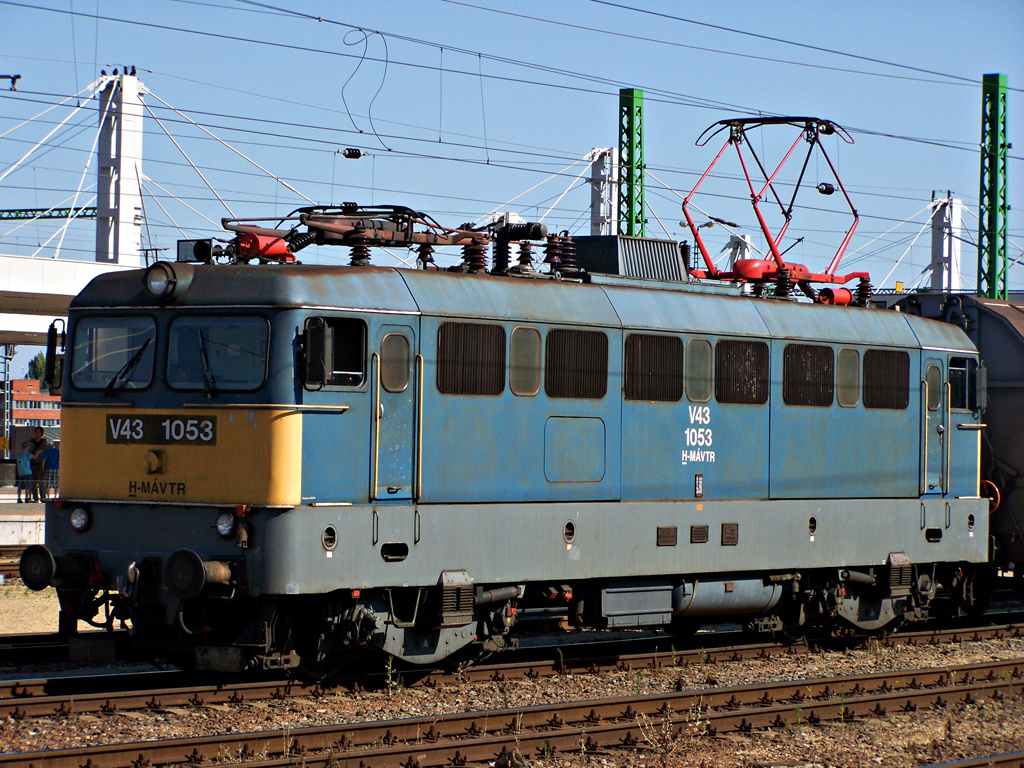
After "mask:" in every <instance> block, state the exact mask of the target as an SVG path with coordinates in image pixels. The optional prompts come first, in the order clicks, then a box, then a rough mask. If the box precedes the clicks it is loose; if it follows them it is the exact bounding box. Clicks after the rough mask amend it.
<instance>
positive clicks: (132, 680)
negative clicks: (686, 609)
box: [0, 624, 1024, 719]
mask: <svg viewBox="0 0 1024 768" xmlns="http://www.w3.org/2000/svg"><path fill="white" fill-rule="evenodd" d="M1004 636H1024V626H1020V625H1013V624H1009V625H1000V626H995V627H984V628H976V629H970V630H966V631H965V630H939V631H929V632H918V633H909V634H906V635H902V636H901V635H896V636H890V637H887V638H885V640H884V642H885V643H886V644H896V643H898V644H905V645H912V646H918V645H938V644H941V643H945V642H948V643H959V642H961V641H963V640H973V641H977V640H982V639H985V638H992V637H995V638H998V637H1004ZM575 650H579V648H578V647H577V648H576V649H575ZM598 650H601V651H602V655H600V656H580V657H576V658H568V659H565V658H561V657H560V658H557V659H544V660H536V661H522V662H512V663H504V664H493V665H479V666H474V667H468V668H465V669H460V670H438V669H434V670H423V671H417V670H410V671H408V672H405V673H399V675H400V676H401V678H402V683H403V685H405V686H407V687H414V686H419V685H423V686H426V687H433V686H437V685H440V684H451V683H481V682H501V681H505V680H518V679H524V678H526V679H538V678H540V677H552V676H555V675H564V674H600V673H603V672H611V671H616V670H618V671H629V670H634V669H637V670H639V669H650V670H657V669H662V668H665V667H685V666H687V665H691V664H713V663H720V662H730V661H742V660H745V659H768V658H773V657H777V656H780V655H793V654H796V653H806V652H809V648H808V647H807V646H806V645H796V646H791V645H783V644H779V643H756V644H748V645H735V646H725V647H720V648H707V649H705V648H696V649H687V650H675V649H672V650H670V651H657V650H656V651H652V652H648V653H634V654H621V655H620V654H608V653H607V652H606V651H605V650H604V649H598ZM172 674H173V673H167V672H153V673H139V674H136V675H129V676H124V675H119V676H117V677H95V676H94V677H84V678H66V677H65V678H56V679H53V680H48V679H42V678H40V679H27V680H10V681H4V682H0V719H3V718H7V717H12V718H15V719H21V718H25V717H53V716H57V717H63V716H67V715H69V714H94V713H110V712H116V711H131V710H143V709H151V710H152V709H160V708H164V707H182V706H189V705H196V706H202V705H205V704H233V703H240V702H246V701H266V700H270V699H287V698H295V697H301V696H312V697H314V698H315V697H318V696H322V695H325V694H326V693H329V692H331V691H339V690H341V691H353V690H363V689H369V690H374V689H382V688H385V687H386V686H387V680H386V677H387V676H386V674H385V673H384V672H377V673H371V674H366V675H361V676H359V677H353V678H347V679H338V680H335V681H331V682H323V681H321V682H319V683H314V682H303V681H296V680H290V679H274V680H262V681H259V680H257V681H245V680H231V681H229V682H222V683H217V684H210V685H201V686H195V685H192V684H188V683H186V684H183V685H174V684H173V683H169V682H168V681H167V679H166V678H168V677H169V676H170V675H172ZM182 674H183V673H182ZM183 676H184V677H186V679H187V677H188V676H187V675H184V674H183ZM110 684H114V685H117V686H120V688H118V689H116V690H115V689H111V688H110V687H109V686H110ZM125 685H131V686H136V687H135V688H132V689H125V688H124V686H125ZM140 686H141V687H140Z"/></svg>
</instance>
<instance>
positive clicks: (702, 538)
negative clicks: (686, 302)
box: [690, 525, 708, 544]
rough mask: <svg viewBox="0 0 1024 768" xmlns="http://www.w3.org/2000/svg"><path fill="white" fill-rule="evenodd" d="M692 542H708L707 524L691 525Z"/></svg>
mask: <svg viewBox="0 0 1024 768" xmlns="http://www.w3.org/2000/svg"><path fill="white" fill-rule="evenodd" d="M690 543H691V544H707V543H708V527H707V526H706V525H691V526H690Z"/></svg>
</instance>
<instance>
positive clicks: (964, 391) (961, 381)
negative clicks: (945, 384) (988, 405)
mask: <svg viewBox="0 0 1024 768" xmlns="http://www.w3.org/2000/svg"><path fill="white" fill-rule="evenodd" d="M949 407H950V408H955V409H959V410H966V411H976V410H977V409H978V361H977V360H974V359H973V358H970V357H951V358H950V359H949Z"/></svg>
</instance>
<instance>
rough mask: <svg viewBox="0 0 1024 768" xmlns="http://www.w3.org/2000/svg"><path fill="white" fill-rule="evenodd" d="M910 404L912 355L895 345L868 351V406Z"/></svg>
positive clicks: (866, 394)
mask: <svg viewBox="0 0 1024 768" xmlns="http://www.w3.org/2000/svg"><path fill="white" fill-rule="evenodd" d="M909 404H910V355H909V354H907V353H906V352H901V351H899V350H895V349H869V350H867V351H866V352H865V353H864V407H865V408H885V409H888V410H903V409H905V408H906V407H907V406H908V405H909Z"/></svg>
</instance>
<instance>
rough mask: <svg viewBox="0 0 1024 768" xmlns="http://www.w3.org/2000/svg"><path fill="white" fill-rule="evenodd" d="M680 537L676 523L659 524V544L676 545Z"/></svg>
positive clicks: (661, 545) (664, 545)
mask: <svg viewBox="0 0 1024 768" xmlns="http://www.w3.org/2000/svg"><path fill="white" fill-rule="evenodd" d="M678 538H679V533H678V531H677V530H676V527H675V526H674V525H664V526H661V525H660V526H658V546H659V547H674V546H675V545H676V541H677V540H678Z"/></svg>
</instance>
